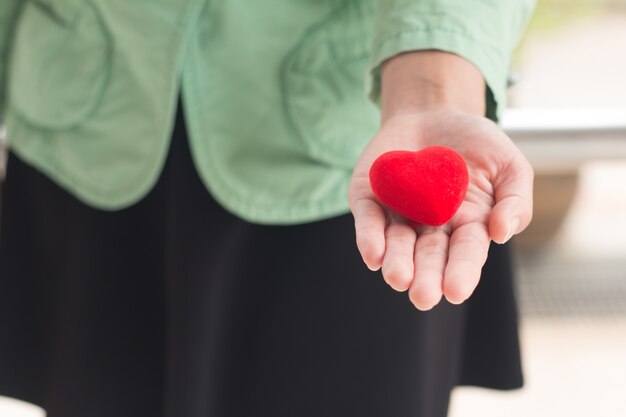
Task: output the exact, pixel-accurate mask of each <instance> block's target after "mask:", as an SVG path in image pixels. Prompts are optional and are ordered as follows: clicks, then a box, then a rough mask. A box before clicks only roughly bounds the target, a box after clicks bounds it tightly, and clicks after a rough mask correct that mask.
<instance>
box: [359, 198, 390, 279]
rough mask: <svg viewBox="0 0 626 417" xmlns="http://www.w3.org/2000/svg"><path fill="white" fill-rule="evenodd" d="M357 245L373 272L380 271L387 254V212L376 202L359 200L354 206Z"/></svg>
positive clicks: (364, 260)
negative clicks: (384, 256)
mask: <svg viewBox="0 0 626 417" xmlns="http://www.w3.org/2000/svg"><path fill="white" fill-rule="evenodd" d="M352 215H353V216H354V229H355V232H356V245H357V248H358V249H359V252H360V253H361V257H362V258H363V262H365V265H367V267H368V268H369V269H371V270H372V271H377V270H378V269H380V267H381V264H382V260H383V255H384V253H385V223H386V219H385V211H384V210H383V208H382V207H381V206H380V205H378V204H377V203H376V202H375V201H373V200H369V199H359V200H357V201H355V203H354V204H352Z"/></svg>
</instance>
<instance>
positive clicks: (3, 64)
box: [0, 0, 25, 120]
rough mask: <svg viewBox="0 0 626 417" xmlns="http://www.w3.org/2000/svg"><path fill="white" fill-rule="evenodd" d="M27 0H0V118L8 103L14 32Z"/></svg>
mask: <svg viewBox="0 0 626 417" xmlns="http://www.w3.org/2000/svg"><path fill="white" fill-rule="evenodd" d="M24 1H25V0H1V1H0V120H2V119H3V117H4V108H5V107H4V106H5V104H6V91H7V72H8V67H9V55H10V49H11V44H12V39H13V32H14V29H15V24H16V21H17V16H18V13H19V11H20V9H21V6H22V3H23V2H24Z"/></svg>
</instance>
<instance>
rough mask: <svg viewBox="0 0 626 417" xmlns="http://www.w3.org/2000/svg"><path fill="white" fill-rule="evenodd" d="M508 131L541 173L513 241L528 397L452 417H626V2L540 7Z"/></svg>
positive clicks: (480, 395)
mask: <svg viewBox="0 0 626 417" xmlns="http://www.w3.org/2000/svg"><path fill="white" fill-rule="evenodd" d="M511 81H512V83H514V85H513V86H512V87H511V88H510V107H511V108H510V110H509V111H507V113H506V115H505V116H504V118H503V120H502V124H503V127H504V128H505V130H507V131H508V132H509V134H510V136H511V137H512V138H513V139H514V140H515V141H516V142H517V144H518V145H519V146H520V148H521V149H522V150H523V152H524V153H525V154H526V156H527V157H528V158H529V160H530V161H531V163H532V165H533V166H534V168H535V174H536V179H535V215H534V220H533V223H532V225H531V227H530V228H529V229H528V230H527V231H526V232H524V233H523V234H521V235H519V236H517V237H516V238H515V239H514V242H513V244H514V246H515V255H516V263H517V287H518V295H519V301H520V313H521V336H522V347H523V358H524V371H525V378H526V386H525V387H524V388H523V389H522V390H518V391H511V392H504V393H502V392H495V391H489V390H483V389H477V388H466V387H462V388H457V389H456V390H455V392H454V394H453V401H452V409H451V413H450V415H451V417H478V416H480V417H522V416H524V417H528V416H533V417H553V416H567V417H578V416H581V417H582V416H602V417H605V416H606V417H608V416H626V396H624V391H625V390H626V0H539V1H538V7H537V9H536V12H535V15H534V17H533V20H532V22H531V24H530V28H529V30H528V32H527V34H526V36H525V38H524V40H523V42H522V44H521V45H520V47H519V48H518V51H517V54H516V58H515V61H514V67H513V75H512V80H511Z"/></svg>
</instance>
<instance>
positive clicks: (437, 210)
mask: <svg viewBox="0 0 626 417" xmlns="http://www.w3.org/2000/svg"><path fill="white" fill-rule="evenodd" d="M468 182H469V174H468V172H467V166H466V165H465V161H464V160H463V157H462V156H461V155H459V154H458V153H457V152H456V151H454V150H453V149H450V148H447V147H445V146H430V147H427V148H424V149H422V150H419V151H417V152H410V151H391V152H387V153H384V154H382V155H381V156H379V157H378V159H376V160H375V161H374V163H373V164H372V167H371V168H370V184H371V186H372V190H373V191H374V194H376V196H377V197H378V199H379V200H380V201H381V202H382V203H383V204H384V205H385V206H387V207H388V208H390V209H391V210H393V211H395V212H396V213H399V214H401V215H403V216H404V217H406V218H408V219H410V220H413V221H415V222H417V223H420V224H425V225H430V226H440V225H442V224H444V223H446V222H447V221H448V220H450V219H451V218H452V216H454V213H456V211H457V210H458V208H459V206H460V205H461V203H462V202H463V199H464V198H465V193H466V192H467V185H468Z"/></svg>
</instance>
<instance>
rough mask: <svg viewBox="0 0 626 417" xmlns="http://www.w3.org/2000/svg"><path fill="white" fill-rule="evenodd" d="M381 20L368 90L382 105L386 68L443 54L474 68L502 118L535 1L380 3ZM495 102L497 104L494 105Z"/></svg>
mask: <svg viewBox="0 0 626 417" xmlns="http://www.w3.org/2000/svg"><path fill="white" fill-rule="evenodd" d="M375 1H376V17H375V23H374V25H375V27H374V37H373V45H372V54H371V61H370V66H369V70H370V76H369V79H368V83H369V85H368V90H369V95H370V98H371V99H372V100H373V101H374V102H378V99H379V94H380V66H381V64H382V62H383V61H385V60H386V59H389V58H391V57H393V56H394V55H397V54H399V53H402V52H408V51H415V50H425V49H438V50H443V51H447V52H452V53H455V54H457V55H460V56H461V57H463V58H465V59H466V60H468V61H470V62H471V63H472V64H474V65H475V66H476V67H477V68H478V70H479V71H480V72H481V73H482V75H483V78H484V79H485V82H486V84H487V87H488V93H490V94H487V99H488V107H489V104H491V105H492V106H494V105H495V106H497V107H496V113H497V114H498V115H499V114H500V113H501V112H502V110H503V109H504V107H505V106H506V84H507V78H508V73H509V65H510V61H511V56H512V53H513V50H514V48H515V46H516V44H517V43H518V41H519V39H520V37H521V35H522V34H523V32H524V29H525V28H526V24H527V22H528V20H529V18H530V16H531V14H532V11H533V9H534V6H535V0H375ZM493 100H495V103H493V102H492V103H489V102H490V101H493Z"/></svg>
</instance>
